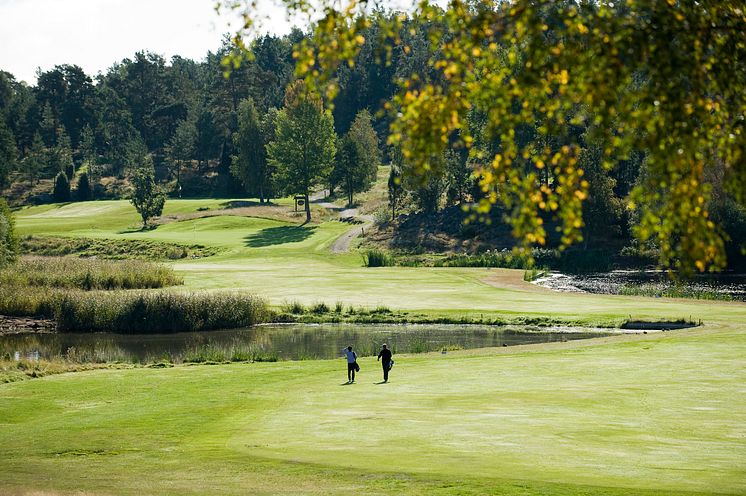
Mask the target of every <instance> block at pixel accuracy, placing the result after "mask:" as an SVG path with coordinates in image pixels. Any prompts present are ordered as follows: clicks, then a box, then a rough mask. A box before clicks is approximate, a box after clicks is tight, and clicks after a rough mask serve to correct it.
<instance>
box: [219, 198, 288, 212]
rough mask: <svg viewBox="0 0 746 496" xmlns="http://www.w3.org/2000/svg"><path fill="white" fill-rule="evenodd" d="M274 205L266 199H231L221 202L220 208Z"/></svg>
mask: <svg viewBox="0 0 746 496" xmlns="http://www.w3.org/2000/svg"><path fill="white" fill-rule="evenodd" d="M259 206H262V207H274V206H275V204H274V203H272V202H271V201H266V202H265V203H259V202H258V201H254V200H231V201H227V202H223V203H221V204H220V208H223V209H226V210H228V209H231V208H246V207H259Z"/></svg>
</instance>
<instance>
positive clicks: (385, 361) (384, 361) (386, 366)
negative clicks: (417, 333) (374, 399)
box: [378, 343, 392, 382]
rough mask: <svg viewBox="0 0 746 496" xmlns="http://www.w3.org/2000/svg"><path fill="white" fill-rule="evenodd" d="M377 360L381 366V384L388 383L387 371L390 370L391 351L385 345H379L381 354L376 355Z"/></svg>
mask: <svg viewBox="0 0 746 496" xmlns="http://www.w3.org/2000/svg"><path fill="white" fill-rule="evenodd" d="M378 360H381V365H382V366H383V382H389V370H391V362H392V360H391V350H390V349H388V347H387V346H386V343H384V344H383V345H381V352H380V353H379V354H378Z"/></svg>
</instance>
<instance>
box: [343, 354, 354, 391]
mask: <svg viewBox="0 0 746 496" xmlns="http://www.w3.org/2000/svg"><path fill="white" fill-rule="evenodd" d="M342 353H344V354H345V357H346V358H347V384H352V383H353V382H355V369H357V355H356V354H355V352H354V351H352V346H348V347H347V348H345V349H343V350H342Z"/></svg>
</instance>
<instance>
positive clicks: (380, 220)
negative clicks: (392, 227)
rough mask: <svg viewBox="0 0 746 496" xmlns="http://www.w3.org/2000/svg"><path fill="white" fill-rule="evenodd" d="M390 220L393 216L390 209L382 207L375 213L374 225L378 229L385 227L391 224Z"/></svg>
mask: <svg viewBox="0 0 746 496" xmlns="http://www.w3.org/2000/svg"><path fill="white" fill-rule="evenodd" d="M390 220H391V215H390V213H389V209H388V208H386V207H381V208H379V209H378V210H376V211H375V212H373V224H375V225H376V226H378V227H381V226H385V225H386V224H388V223H389V221H390Z"/></svg>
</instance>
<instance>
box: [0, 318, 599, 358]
mask: <svg viewBox="0 0 746 496" xmlns="http://www.w3.org/2000/svg"><path fill="white" fill-rule="evenodd" d="M609 334H612V331H611V330H604V329H578V328H552V329H549V330H547V329H537V328H528V327H521V328H518V327H511V328H506V327H488V326H475V325H349V324H321V325H307V324H304V325H298V324H293V325H266V326H257V327H251V328H247V329H236V330H230V331H211V332H192V333H179V334H165V335H123V334H106V333H95V334H18V335H10V336H0V357H5V358H10V359H16V360H20V359H31V360H38V359H51V358H67V359H70V360H74V361H80V362H115V361H119V362H133V363H137V362H140V363H149V362H155V361H160V360H169V361H172V362H175V363H179V362H183V361H185V360H186V361H190V360H191V359H193V357H195V356H215V357H218V358H219V357H221V356H223V357H226V358H227V359H230V357H231V356H245V355H247V354H248V355H251V354H252V353H264V354H269V355H271V356H275V357H276V358H278V359H289V360H299V359H301V360H305V359H323V358H335V357H338V356H340V351H341V349H342V348H344V347H346V346H348V345H351V346H353V347H354V349H355V350H356V351H357V353H358V355H361V356H365V355H375V354H377V353H378V350H379V349H380V346H381V343H388V345H389V347H390V348H391V349H392V350H393V351H394V353H421V352H427V351H439V350H443V349H470V348H484V347H490V346H513V345H518V344H531V343H548V342H552V341H568V340H574V339H584V338H592V337H598V336H606V335H609Z"/></svg>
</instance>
